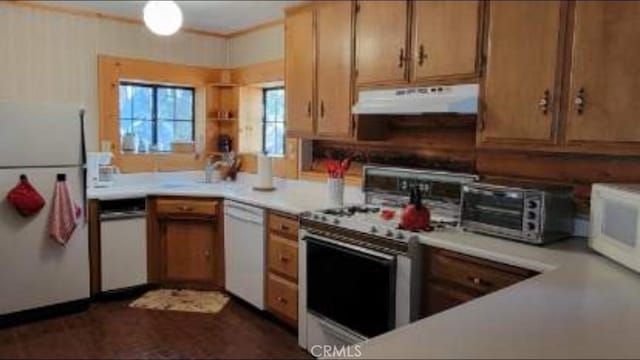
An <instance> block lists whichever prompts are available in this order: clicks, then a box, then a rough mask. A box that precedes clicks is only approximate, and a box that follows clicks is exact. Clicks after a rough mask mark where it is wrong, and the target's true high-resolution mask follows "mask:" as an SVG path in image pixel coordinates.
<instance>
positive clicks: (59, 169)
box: [0, 101, 89, 316]
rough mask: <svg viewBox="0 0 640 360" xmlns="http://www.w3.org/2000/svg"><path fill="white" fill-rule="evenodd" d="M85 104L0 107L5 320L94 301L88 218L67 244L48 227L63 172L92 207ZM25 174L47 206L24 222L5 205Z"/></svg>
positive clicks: (1, 306) (1, 307) (0, 269)
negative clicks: (32, 311)
mask: <svg viewBox="0 0 640 360" xmlns="http://www.w3.org/2000/svg"><path fill="white" fill-rule="evenodd" d="M83 128H84V126H83V124H82V120H81V116H80V106H77V105H75V106H74V105H62V104H28V103H16V102H8V101H0V197H1V198H0V316H1V315H6V314H10V313H14V312H18V311H22V310H29V309H34V308H39V307H43V306H48V305H56V304H63V303H67V302H71V301H75V300H83V299H87V298H89V244H88V242H89V237H88V225H87V222H86V221H85V219H84V216H85V214H84V211H83V217H82V219H81V220H80V221H79V223H78V226H77V227H76V229H75V231H74V233H73V236H72V237H71V239H70V240H69V242H68V243H67V245H66V246H61V245H59V244H58V243H56V242H55V241H53V240H51V239H49V237H48V231H47V223H48V217H49V212H50V211H51V202H52V198H53V191H54V186H55V183H56V176H57V174H66V179H67V183H68V185H69V189H70V193H71V196H72V197H73V200H74V201H75V202H76V203H77V204H78V205H79V206H81V207H82V208H83V209H85V208H86V199H85V196H84V195H85V194H86V189H85V175H84V153H85V150H84V129H83ZM21 174H24V175H26V176H27V177H28V179H29V181H30V182H31V184H32V185H33V186H34V187H35V188H36V189H37V190H38V191H39V192H40V194H41V195H42V197H43V198H44V199H45V201H46V202H47V203H46V205H45V207H44V208H43V209H42V210H41V211H40V212H39V213H38V214H36V215H34V216H32V217H27V218H25V217H22V216H20V215H19V214H18V212H17V211H16V210H15V209H13V208H12V207H11V205H10V204H9V203H8V202H7V200H6V194H7V192H9V190H11V189H12V188H13V187H14V186H15V185H16V184H17V183H18V180H19V177H20V175H21Z"/></svg>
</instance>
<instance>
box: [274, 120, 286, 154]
mask: <svg viewBox="0 0 640 360" xmlns="http://www.w3.org/2000/svg"><path fill="white" fill-rule="evenodd" d="M275 127H276V130H275V133H276V135H275V136H276V140H275V142H276V149H275V151H274V153H273V154H274V155H284V124H283V123H277V124H276V126H275Z"/></svg>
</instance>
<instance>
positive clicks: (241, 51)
mask: <svg viewBox="0 0 640 360" xmlns="http://www.w3.org/2000/svg"><path fill="white" fill-rule="evenodd" d="M281 59H284V25H283V24H281V25H277V26H270V27H267V28H264V29H262V30H258V31H254V32H250V33H248V34H246V35H242V36H237V37H234V38H232V39H230V40H229V64H230V65H231V66H232V67H241V66H247V65H251V64H256V63H261V62H265V61H271V60H281Z"/></svg>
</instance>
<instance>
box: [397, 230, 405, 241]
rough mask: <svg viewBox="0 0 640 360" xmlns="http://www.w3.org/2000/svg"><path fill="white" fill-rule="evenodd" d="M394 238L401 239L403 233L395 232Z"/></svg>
mask: <svg viewBox="0 0 640 360" xmlns="http://www.w3.org/2000/svg"><path fill="white" fill-rule="evenodd" d="M396 239H398V240H402V239H404V235H403V234H402V233H401V232H398V233H397V234H396Z"/></svg>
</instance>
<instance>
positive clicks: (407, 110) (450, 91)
mask: <svg viewBox="0 0 640 360" xmlns="http://www.w3.org/2000/svg"><path fill="white" fill-rule="evenodd" d="M478 90H479V86H478V84H464V85H450V86H429V87H415V88H401V89H384V90H362V91H360V92H359V94H358V103H357V104H355V105H354V106H353V109H352V111H353V113H354V114H372V115H374V114H375V115H393V114H403V115H420V114H429V113H455V114H477V113H478Z"/></svg>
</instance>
